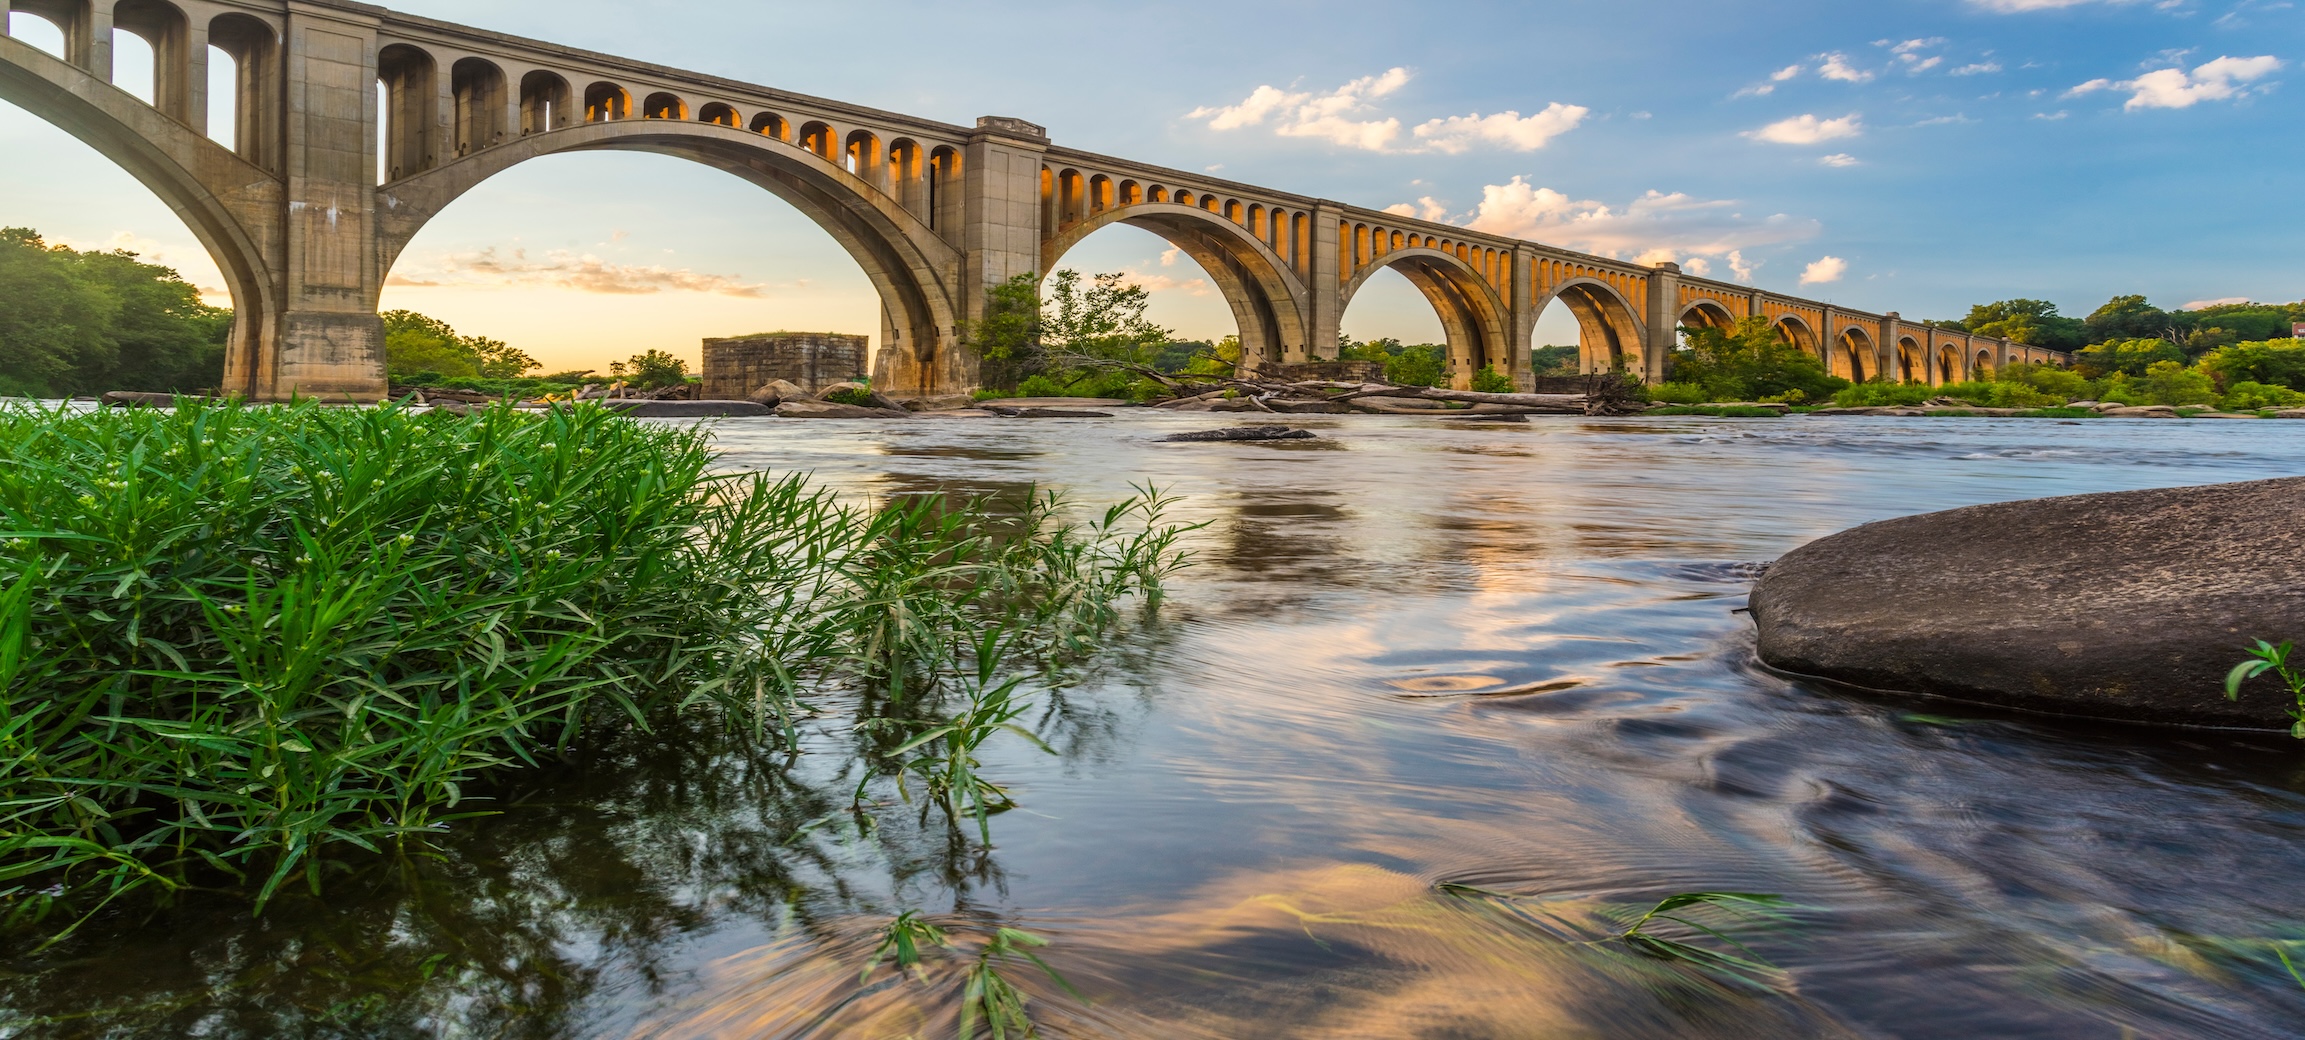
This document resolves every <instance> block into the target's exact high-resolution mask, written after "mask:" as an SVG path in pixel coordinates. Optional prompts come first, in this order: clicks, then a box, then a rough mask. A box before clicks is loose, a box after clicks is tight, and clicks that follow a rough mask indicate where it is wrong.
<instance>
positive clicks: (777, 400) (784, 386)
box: [740, 379, 815, 408]
mask: <svg viewBox="0 0 2305 1040" xmlns="http://www.w3.org/2000/svg"><path fill="white" fill-rule="evenodd" d="M740 385H741V384H740ZM814 396H815V395H813V394H811V393H809V392H808V391H806V390H803V389H801V388H800V384H798V383H795V382H793V381H791V380H789V379H771V380H769V381H768V383H767V384H766V385H764V386H762V387H761V388H760V389H758V390H755V391H753V392H752V396H751V397H750V398H749V399H748V400H750V401H751V402H752V403H754V404H757V405H764V406H766V407H769V408H774V407H776V406H777V405H780V404H783V403H784V402H786V401H807V400H811V399H813V398H814Z"/></svg>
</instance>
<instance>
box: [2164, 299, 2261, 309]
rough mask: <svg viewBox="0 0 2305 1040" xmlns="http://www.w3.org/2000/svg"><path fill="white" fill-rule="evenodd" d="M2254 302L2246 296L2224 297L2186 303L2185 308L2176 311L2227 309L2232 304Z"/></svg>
mask: <svg viewBox="0 0 2305 1040" xmlns="http://www.w3.org/2000/svg"><path fill="white" fill-rule="evenodd" d="M2255 302H2257V301H2255V300H2252V299H2250V298H2248V297H2246V296H2224V297H2220V298H2218V299H2214V300H2195V301H2193V302H2191V303H2188V304H2186V305H2185V306H2183V307H2179V308H2177V309H2178V310H2181V311H2197V310H2200V309H2202V308H2204V307H2227V306H2231V305H2233V304H2236V303H2255Z"/></svg>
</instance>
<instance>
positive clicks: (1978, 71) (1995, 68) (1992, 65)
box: [1946, 61, 2001, 76]
mask: <svg viewBox="0 0 2305 1040" xmlns="http://www.w3.org/2000/svg"><path fill="white" fill-rule="evenodd" d="M1999 71H2001V63H2000V62H1997V61H1980V62H1978V63H1976V64H1974V65H1963V66H1961V67H1960V68H1957V69H1954V70H1953V71H1951V72H1949V73H1946V75H1948V76H1988V75H1991V74H1993V73H1996V72H1999Z"/></svg>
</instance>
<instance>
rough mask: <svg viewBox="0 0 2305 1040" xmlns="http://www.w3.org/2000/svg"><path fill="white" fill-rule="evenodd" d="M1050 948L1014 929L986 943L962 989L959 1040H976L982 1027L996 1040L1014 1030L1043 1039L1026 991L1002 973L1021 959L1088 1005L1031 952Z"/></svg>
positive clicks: (1002, 1039) (996, 933) (998, 932)
mask: <svg viewBox="0 0 2305 1040" xmlns="http://www.w3.org/2000/svg"><path fill="white" fill-rule="evenodd" d="M1047 945H1048V940H1046V939H1043V938H1041V937H1040V936H1037V935H1034V934H1032V933H1031V932H1027V931H1021V930H1019V929H1015V928H1001V929H998V930H996V931H994V932H993V935H992V938H991V939H988V940H986V941H985V944H984V947H983V948H982V949H980V950H978V951H977V955H976V963H975V964H973V965H970V967H969V969H968V981H967V983H966V984H965V985H964V986H963V987H962V989H961V995H960V1034H959V1038H960V1040H976V1037H977V1027H978V1025H979V1024H980V1023H981V1024H982V1025H983V1027H984V1031H985V1032H986V1033H989V1034H991V1036H992V1038H993V1040H1007V1038H1008V1037H1009V1036H1010V1035H1011V1031H1012V1030H1013V1031H1014V1035H1016V1036H1019V1037H1034V1036H1039V1035H1040V1033H1039V1032H1038V1031H1037V1030H1035V1029H1034V1028H1033V1023H1032V1016H1031V1014H1030V1013H1029V1012H1028V1011H1027V1009H1026V1003H1027V1001H1026V999H1025V995H1024V991H1023V990H1020V989H1018V988H1016V984H1015V983H1013V982H1010V981H1009V979H1008V976H1006V975H1005V974H1003V973H1002V971H1003V969H1004V967H1007V966H1009V965H1010V964H1011V963H1012V962H1013V961H1015V960H1017V959H1020V958H1021V959H1023V960H1025V961H1029V962H1031V964H1032V966H1033V967H1036V968H1039V969H1040V970H1041V972H1042V973H1043V974H1045V975H1047V976H1048V977H1049V980H1050V981H1052V982H1054V983H1056V984H1057V985H1058V986H1061V987H1063V988H1064V991H1065V992H1066V993H1069V994H1071V995H1072V998H1073V999H1074V1000H1078V1001H1081V1002H1082V1003H1087V1001H1088V997H1087V996H1086V995H1084V994H1082V993H1081V991H1080V990H1078V989H1074V988H1073V984H1072V983H1070V982H1067V981H1065V977H1064V976H1062V975H1059V974H1057V970H1056V969H1055V968H1052V967H1049V965H1048V962H1047V961H1044V960H1042V959H1040V955H1039V954H1036V953H1034V952H1032V951H1033V950H1034V949H1036V948H1038V947H1043V946H1047Z"/></svg>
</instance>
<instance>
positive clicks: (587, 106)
mask: <svg viewBox="0 0 2305 1040" xmlns="http://www.w3.org/2000/svg"><path fill="white" fill-rule="evenodd" d="M630 118H632V92H631V91H628V90H626V89H624V88H623V87H620V86H617V85H616V84H614V83H595V84H593V85H591V86H589V87H586V88H584V121H585V122H587V123H608V122H614V121H615V120H619V119H630Z"/></svg>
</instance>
